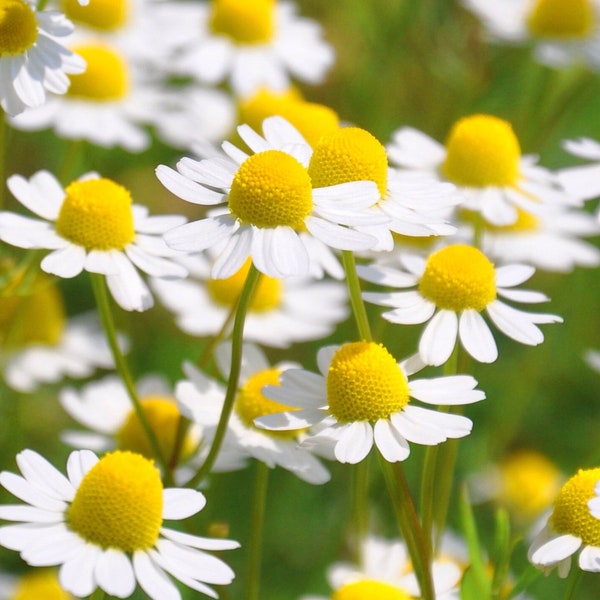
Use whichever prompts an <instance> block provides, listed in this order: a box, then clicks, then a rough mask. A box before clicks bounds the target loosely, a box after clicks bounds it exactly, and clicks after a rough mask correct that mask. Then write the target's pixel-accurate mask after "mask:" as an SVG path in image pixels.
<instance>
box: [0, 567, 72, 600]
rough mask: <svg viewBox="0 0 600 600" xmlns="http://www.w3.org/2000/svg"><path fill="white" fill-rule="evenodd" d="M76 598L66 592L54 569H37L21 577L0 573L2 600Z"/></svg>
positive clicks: (68, 599) (69, 599) (59, 599)
mask: <svg viewBox="0 0 600 600" xmlns="http://www.w3.org/2000/svg"><path fill="white" fill-rule="evenodd" d="M40 598H43V600H76V599H75V597H74V596H72V595H71V594H69V593H68V592H65V590H63V589H62V587H60V583H59V582H58V573H57V572H56V571H55V570H54V569H36V570H32V571H28V572H26V573H23V574H22V575H20V576H19V577H16V576H14V575H6V574H4V573H0V600H40Z"/></svg>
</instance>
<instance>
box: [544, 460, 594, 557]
mask: <svg viewBox="0 0 600 600" xmlns="http://www.w3.org/2000/svg"><path fill="white" fill-rule="evenodd" d="M598 480H600V468H597V469H580V470H579V471H578V472H577V475H574V476H573V477H571V479H569V480H568V481H567V483H565V484H564V485H563V487H562V489H561V490H560V492H559V494H558V497H557V498H556V500H555V501H554V510H553V512H552V515H551V517H550V522H551V524H552V527H554V529H555V530H556V531H557V532H558V533H562V534H571V535H575V536H577V537H579V538H581V540H582V542H583V545H584V546H600V519H596V518H595V517H592V515H591V514H590V509H589V507H588V501H589V500H591V499H592V498H593V497H594V487H595V485H596V483H598Z"/></svg>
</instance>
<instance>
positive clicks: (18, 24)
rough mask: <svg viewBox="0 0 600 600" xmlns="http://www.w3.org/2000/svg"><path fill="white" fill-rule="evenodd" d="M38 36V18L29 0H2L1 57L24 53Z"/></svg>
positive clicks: (0, 13) (0, 14) (0, 16)
mask: <svg viewBox="0 0 600 600" xmlns="http://www.w3.org/2000/svg"><path fill="white" fill-rule="evenodd" d="M37 36H38V23H37V19H36V17H35V13H34V12H33V9H32V8H31V6H30V5H29V4H28V3H27V2H24V0H0V57H2V56H14V55H16V54H22V53H23V52H25V50H27V49H28V48H31V46H33V44H35V42H36V40H37Z"/></svg>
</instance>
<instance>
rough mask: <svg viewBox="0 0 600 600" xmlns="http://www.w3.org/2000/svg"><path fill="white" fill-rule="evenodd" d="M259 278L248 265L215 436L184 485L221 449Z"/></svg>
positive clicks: (209, 465) (192, 483) (191, 483)
mask: <svg viewBox="0 0 600 600" xmlns="http://www.w3.org/2000/svg"><path fill="white" fill-rule="evenodd" d="M259 279H260V272H259V271H258V270H257V269H256V267H255V266H254V264H252V265H251V266H250V270H249V271H248V275H247V277H246V281H245V283H244V287H243V288H242V293H241V294H240V299H239V301H238V306H237V311H236V314H235V321H234V323H233V332H232V334H231V368H230V371H229V379H228V381H227V391H226V393H225V400H224V402H223V408H222V410H221V416H220V417H219V423H218V424H217V430H216V431H215V437H214V439H213V441H212V444H211V446H210V450H209V451H208V455H207V456H206V460H205V461H204V463H203V464H202V466H201V467H200V468H199V469H198V471H197V472H196V474H195V475H194V476H193V477H192V478H191V479H190V481H189V482H188V483H187V485H186V487H196V486H197V485H198V484H199V483H200V482H201V481H202V480H203V479H204V478H205V477H206V476H207V475H208V474H209V473H210V471H211V469H212V467H213V465H214V463H215V460H216V458H217V454H218V453H219V450H220V449H221V444H222V443H223V439H224V437H225V432H226V431H227V423H228V422H229V416H230V415H231V411H232V410H233V404H234V402H235V397H236V394H237V388H238V380H239V378H240V369H241V365H242V343H243V336H244V323H245V321H246V313H247V311H248V307H249V306H250V301H251V300H252V296H253V294H254V290H255V289H256V285H257V284H258V280H259Z"/></svg>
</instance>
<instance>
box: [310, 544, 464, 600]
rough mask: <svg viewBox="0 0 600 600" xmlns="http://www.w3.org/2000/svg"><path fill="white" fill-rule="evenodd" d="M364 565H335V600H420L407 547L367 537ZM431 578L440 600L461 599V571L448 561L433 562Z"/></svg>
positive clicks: (331, 577) (331, 579)
mask: <svg viewBox="0 0 600 600" xmlns="http://www.w3.org/2000/svg"><path fill="white" fill-rule="evenodd" d="M360 555H361V564H358V565H356V564H352V563H346V562H339V563H334V564H333V565H331V567H329V569H327V580H328V583H329V585H330V586H331V589H332V591H333V592H334V595H333V597H334V598H335V600H351V599H354V598H381V600H410V598H416V597H420V595H421V594H420V590H419V585H418V583H417V579H416V577H415V575H414V573H413V572H412V566H411V561H410V557H409V556H408V552H407V550H406V546H405V545H404V543H403V542H401V541H399V540H387V539H384V538H380V537H377V536H373V535H370V536H367V537H366V538H365V539H364V540H363V543H362V544H361V552H360ZM431 571H432V572H431V576H432V580H433V587H434V589H435V597H436V599H437V600H458V598H459V596H460V595H459V592H458V586H459V584H460V579H461V577H462V571H461V569H460V567H459V566H458V565H457V564H454V562H450V561H447V560H444V561H439V560H434V561H433V564H432V566H431ZM301 600H328V599H327V598H325V597H323V596H303V598H302V599H301Z"/></svg>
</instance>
